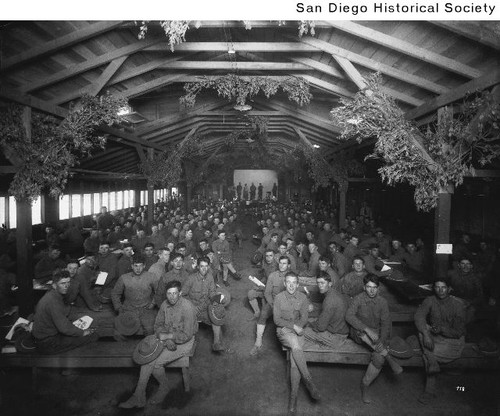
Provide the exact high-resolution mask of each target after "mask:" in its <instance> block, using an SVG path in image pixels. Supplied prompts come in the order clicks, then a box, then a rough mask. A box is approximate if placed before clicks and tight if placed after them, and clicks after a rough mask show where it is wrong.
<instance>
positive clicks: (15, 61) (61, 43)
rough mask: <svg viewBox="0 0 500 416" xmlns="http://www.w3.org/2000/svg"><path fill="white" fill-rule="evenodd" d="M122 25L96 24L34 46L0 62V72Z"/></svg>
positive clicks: (110, 23)
mask: <svg viewBox="0 0 500 416" xmlns="http://www.w3.org/2000/svg"><path fill="white" fill-rule="evenodd" d="M121 25H122V21H111V22H98V23H93V24H91V25H90V26H88V27H86V28H84V29H80V30H75V31H74V32H71V33H68V34H67V35H64V36H61V37H57V38H55V39H54V40H51V41H48V42H45V43H44V44H43V45H39V46H35V47H34V48H31V49H28V50H27V51H25V52H22V53H20V54H18V55H15V56H13V57H11V58H7V59H4V60H2V61H0V72H4V71H6V70H7V69H10V68H12V67H15V66H18V65H21V64H25V63H27V62H29V61H33V60H35V59H40V58H41V57H42V56H45V55H49V54H54V53H56V52H58V51H60V50H61V49H64V48H67V47H69V46H71V45H74V44H76V43H78V42H82V41H84V40H87V39H90V38H92V37H95V36H97V35H100V34H101V33H104V32H108V31H110V30H113V29H115V28H116V27H119V26H121Z"/></svg>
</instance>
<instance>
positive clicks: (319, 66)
mask: <svg viewBox="0 0 500 416" xmlns="http://www.w3.org/2000/svg"><path fill="white" fill-rule="evenodd" d="M290 60H292V61H294V62H299V63H301V64H304V65H307V66H310V67H311V68H313V69H316V70H317V71H320V72H322V73H324V74H327V75H330V76H332V77H336V78H340V79H345V75H344V74H343V73H342V72H340V71H339V70H338V69H337V68H335V67H333V66H331V65H327V64H323V63H321V62H318V61H316V60H315V59H311V58H301V57H290Z"/></svg>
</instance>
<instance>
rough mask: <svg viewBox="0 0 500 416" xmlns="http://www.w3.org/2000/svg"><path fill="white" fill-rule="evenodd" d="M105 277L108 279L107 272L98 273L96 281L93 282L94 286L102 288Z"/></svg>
mask: <svg viewBox="0 0 500 416" xmlns="http://www.w3.org/2000/svg"><path fill="white" fill-rule="evenodd" d="M107 277H108V273H107V272H99V274H98V275H97V279H96V281H95V284H96V285H101V286H102V285H103V284H104V283H106V278H107Z"/></svg>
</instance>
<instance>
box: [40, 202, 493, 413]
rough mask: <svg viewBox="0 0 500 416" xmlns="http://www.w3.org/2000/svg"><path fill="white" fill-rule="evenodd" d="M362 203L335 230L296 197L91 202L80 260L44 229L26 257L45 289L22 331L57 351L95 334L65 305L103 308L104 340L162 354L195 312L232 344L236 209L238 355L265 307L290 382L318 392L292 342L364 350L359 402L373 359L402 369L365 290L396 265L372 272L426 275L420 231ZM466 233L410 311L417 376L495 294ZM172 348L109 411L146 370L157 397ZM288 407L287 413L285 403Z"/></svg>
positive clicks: (451, 349)
mask: <svg viewBox="0 0 500 416" xmlns="http://www.w3.org/2000/svg"><path fill="white" fill-rule="evenodd" d="M363 208H365V210H364V215H365V216H364V217H363V216H360V217H359V218H358V219H350V218H348V219H347V220H346V224H345V227H344V228H341V229H340V230H338V232H337V229H336V227H335V226H334V224H335V218H334V217H333V214H332V212H333V211H330V210H329V209H320V210H319V211H317V212H316V213H312V212H311V211H308V208H307V207H305V206H303V205H299V204H296V203H287V204H282V203H275V202H268V203H265V204H261V205H260V206H258V207H254V206H252V207H250V208H243V207H240V206H238V205H232V204H231V203H227V202H225V203H222V202H220V203H218V204H215V203H214V204H208V205H207V206H206V207H205V208H203V209H200V210H193V211H192V212H191V213H188V214H185V213H182V211H181V210H180V209H179V208H176V209H175V208H174V209H173V208H172V207H166V206H165V205H164V204H161V203H159V204H157V205H156V206H155V210H154V218H153V223H152V224H148V223H147V221H146V219H145V218H146V214H145V210H144V208H141V209H139V210H138V211H136V210H125V211H124V212H123V213H120V214H118V215H112V214H110V213H108V212H107V210H106V208H104V207H103V209H102V211H101V214H100V215H99V216H97V218H96V221H95V227H94V229H93V230H92V231H91V233H90V235H89V236H88V237H87V238H86V239H85V240H83V241H82V239H81V234H80V241H81V245H82V247H81V248H80V249H79V250H82V251H83V252H84V257H83V259H75V258H68V252H69V251H66V250H65V251H66V258H63V256H62V255H61V253H62V248H63V247H66V245H67V244H69V245H70V247H71V250H72V251H71V252H72V253H77V252H78V250H77V248H76V241H77V240H78V238H77V236H76V233H73V232H68V233H64V237H63V236H62V235H61V234H62V233H61V234H57V233H54V231H53V229H51V227H48V230H47V243H48V244H49V247H48V250H47V252H46V253H44V254H43V256H41V258H40V259H39V260H38V262H37V264H36V265H35V275H34V278H35V280H37V281H39V282H50V285H51V287H52V289H53V290H51V291H49V292H48V293H47V294H46V295H45V296H44V297H43V298H42V300H41V301H40V303H39V305H42V306H40V307H38V308H37V310H36V315H35V324H34V330H33V337H34V339H35V343H36V345H37V348H39V349H40V351H42V352H44V353H57V352H61V351H65V350H67V349H68V348H74V347H75V346H78V345H82V344H83V343H87V342H92V341H94V340H96V339H97V338H98V336H99V331H98V329H97V330H94V329H91V330H79V329H78V331H77V330H75V329H74V326H73V325H72V323H71V322H72V318H73V317H72V316H71V306H79V307H82V308H86V309H88V310H90V311H92V312H95V313H99V311H101V310H103V308H104V307H105V306H106V305H108V307H112V308H113V310H114V311H115V313H116V315H117V317H116V318H115V323H114V328H115V330H114V334H113V336H114V338H115V339H116V340H117V341H123V340H125V339H127V337H129V336H132V335H136V334H141V335H145V336H146V338H145V339H147V340H150V341H147V342H150V344H148V345H147V346H146V347H152V346H153V344H154V343H155V342H161V343H162V345H163V347H165V348H167V350H168V351H170V352H174V351H177V349H179V348H180V347H179V346H180V345H182V344H185V343H186V342H188V341H191V340H192V336H194V334H195V333H196V330H197V325H196V327H194V326H193V324H192V323H190V324H189V325H188V323H186V322H187V321H186V322H184V320H183V319H184V318H183V316H182V314H183V313H187V314H189V313H195V314H196V322H201V323H204V324H207V325H209V326H211V328H212V331H213V336H214V341H213V345H212V349H213V350H214V351H215V352H226V353H230V352H232V350H231V348H229V347H228V346H227V345H226V344H225V343H224V342H223V340H222V333H221V326H222V325H223V324H224V322H225V319H224V315H225V309H224V307H225V306H227V303H228V299H229V298H230V294H229V292H228V289H227V288H223V287H222V286H226V287H228V286H230V282H229V276H230V275H231V276H232V277H233V278H234V279H237V280H238V279H240V278H241V275H240V274H239V273H238V272H237V271H236V270H235V268H234V266H233V264H232V263H233V261H232V252H233V250H234V249H235V248H237V247H239V246H241V240H242V231H241V226H242V223H241V221H240V216H245V218H249V217H251V218H252V222H253V223H254V224H256V225H255V228H254V229H253V230H251V231H252V232H253V235H254V241H255V240H258V248H257V250H256V253H255V255H254V256H253V257H252V260H253V261H254V263H258V265H259V266H260V275H259V279H260V280H261V282H262V284H261V285H255V287H254V288H253V289H252V290H250V291H249V294H248V298H249V303H250V305H251V307H252V310H253V316H252V317H251V318H250V319H252V320H253V319H255V320H257V328H256V341H255V344H254V346H253V348H252V350H251V352H250V354H251V355H258V354H259V353H261V352H262V337H263V333H264V330H265V327H266V324H267V321H268V320H269V318H270V317H271V316H272V317H273V320H274V323H275V325H276V327H277V336H278V339H279V340H280V341H281V342H282V344H283V345H284V346H286V347H288V348H290V349H291V355H292V359H293V360H294V362H295V364H296V367H297V368H298V371H299V374H300V375H299V377H302V379H303V380H304V382H305V385H306V387H307V388H308V390H309V392H310V393H311V396H312V397H313V398H314V399H319V398H320V397H319V392H318V390H317V388H316V387H315V385H314V382H313V381H312V377H311V375H310V373H309V372H308V370H307V365H306V363H305V359H304V356H303V352H302V351H303V348H304V345H307V343H308V342H309V343H316V344H319V345H323V346H327V347H332V348H333V347H335V346H340V345H342V344H343V343H344V342H345V341H346V338H347V337H348V336H349V337H350V338H351V339H353V340H354V341H355V342H357V343H360V344H363V345H366V346H368V347H369V348H370V349H371V350H372V360H371V362H370V365H369V366H368V368H367V370H366V373H365V375H364V377H363V379H362V382H361V393H362V399H363V401H364V402H366V403H368V402H369V401H370V399H369V395H368V386H369V385H370V384H371V383H372V382H373V380H374V379H375V378H376V377H377V375H378V374H379V372H380V370H381V368H382V365H383V364H384V363H386V362H387V363H388V364H389V365H390V367H391V368H392V370H393V372H394V373H395V374H400V373H401V371H402V369H401V368H400V367H399V365H398V364H397V363H396V362H395V361H394V360H393V359H392V356H391V354H390V352H389V351H390V349H389V341H390V340H389V334H390V327H391V320H390V315H389V312H388V306H387V302H386V301H385V299H384V298H383V297H382V296H380V295H379V293H378V288H379V279H381V278H391V277H392V278H394V276H393V274H394V273H395V272H399V270H394V269H389V270H387V271H382V267H381V266H383V264H384V262H383V261H382V259H385V260H387V261H389V262H392V263H397V264H400V265H401V267H402V273H403V274H404V275H405V276H410V278H415V279H418V277H419V276H422V275H425V274H426V273H428V270H429V266H430V265H429V253H428V252H427V251H426V248H425V246H424V244H423V242H422V239H415V241H410V240H408V241H401V239H400V238H399V237H391V236H389V235H387V234H386V233H384V231H383V229H381V228H380V227H378V226H377V224H376V222H375V221H374V220H373V219H371V218H370V217H368V216H366V214H367V213H368V212H369V211H368V210H367V209H366V208H367V207H366V206H364V207H363ZM73 234H74V235H73ZM467 237H468V236H466V235H464V236H462V240H461V244H458V245H456V246H455V250H456V251H455V252H454V255H453V261H454V262H453V267H452V268H451V269H450V272H449V275H448V276H447V277H446V278H444V277H443V278H440V279H438V280H436V281H434V282H433V291H434V295H433V296H431V297H430V299H434V300H433V301H432V302H431V301H429V302H427V301H426V302H424V304H422V306H421V309H419V312H418V313H417V317H416V326H417V329H418V334H419V339H420V344H421V346H422V348H423V349H424V352H425V357H426V370H427V373H428V374H429V375H434V374H435V373H436V372H438V371H439V365H438V364H437V363H439V362H447V360H448V361H449V360H452V359H455V358H457V357H458V356H460V353H461V351H462V349H463V345H464V342H465V341H464V340H465V331H466V330H465V324H466V323H467V322H470V321H471V320H472V319H474V313H475V311H476V310H477V308H479V307H481V305H482V304H484V302H485V293H488V296H489V302H490V304H491V305H493V304H494V303H495V301H496V298H497V296H498V292H496V286H495V283H494V279H493V278H492V276H493V272H494V270H496V262H497V258H496V256H495V255H494V253H493V255H492V252H491V250H489V247H488V246H487V245H484V244H486V243H485V242H482V244H481V246H480V249H481V251H480V252H478V253H476V254H474V252H473V251H472V249H471V248H470V244H469V243H470V239H467ZM68 241H69V242H70V243H68ZM483 243H484V244H483ZM476 264H477V267H474V266H475V265H476ZM102 272H105V273H106V278H105V282H104V284H101V285H96V284H95V282H96V279H97V277H98V275H99V273H102ZM299 276H302V277H308V278H310V279H313V280H316V282H317V286H318V291H319V293H320V296H319V297H318V298H317V300H319V303H321V307H320V308H319V310H314V309H313V307H312V306H311V304H310V303H311V302H310V299H309V298H308V297H307V296H305V295H304V294H303V293H302V292H301V291H298V290H297V289H298V283H299ZM179 293H182V295H183V297H182V299H183V300H186V302H189V303H188V305H190V306H189V307H188V306H185V305H184V306H183V308H182V312H179V313H180V314H181V316H178V315H175V316H171V315H169V313H171V312H172V311H171V309H176V307H175V305H177V302H178V298H179ZM430 293H431V292H430ZM169 295H170V297H169ZM182 303H183V304H184V303H185V302H184V301H183V302H182ZM178 306H179V305H178ZM422 308H423V309H422ZM190 310H191V312H189V311H190ZM193 311H194V312H193ZM159 312H161V314H159ZM172 313H173V312H172ZM49 317H52V318H49ZM53 317H56V318H53ZM309 318H311V319H309ZM417 318H418V319H417ZM161 319H163V321H161ZM179 319H181V321H182V322H183V324H182V325H184V324H186V325H187V326H189V331H188V332H189V334H191V335H190V336H182V334H180V333H179V331H173V330H172V325H166V324H165V322H166V321H169V320H174V321H175V322H177V320H179ZM188 321H189V320H188ZM189 322H191V321H189ZM179 325H180V324H179ZM178 328H179V327H177V329H178ZM181 332H182V331H181ZM189 334H188V335H189ZM148 337H152V338H148ZM436 348H437V349H436ZM180 351H184V349H182V348H180ZM172 357H177V358H178V355H176V354H173V353H172V354H169V353H165V354H164V356H163V355H162V356H161V358H160V359H158V361H157V362H155V363H154V364H149V363H150V362H144V365H143V364H142V362H143V361H144V360H143V361H141V365H143V367H141V375H140V379H139V382H138V387H137V389H136V392H135V393H134V395H133V396H132V397H131V398H130V399H129V400H128V401H126V402H124V403H122V407H126V408H129V407H143V406H144V405H145V403H146V399H145V392H144V386H145V383H146V382H147V379H149V377H150V375H151V374H152V375H153V376H155V377H156V378H157V380H158V382H159V384H160V390H159V396H158V397H156V398H154V399H152V400H153V402H154V401H158V400H159V398H160V399H161V397H163V393H162V392H164V389H163V387H164V383H165V380H164V373H163V372H162V371H161V370H159V368H160V367H161V366H162V365H163V364H165V363H166V362H168V361H169V360H172V359H175V358H172ZM156 358H158V357H155V359H156ZM146 364H148V365H146ZM431 380H432V378H431ZM162 386H163V387H162ZM433 392H434V386H433V384H432V382H429V386H428V388H426V391H425V393H426V394H425V395H423V396H422V400H423V401H426V400H428V399H429V398H430V397H432V395H433ZM289 410H291V411H293V410H294V405H293V403H291V404H290V409H289Z"/></svg>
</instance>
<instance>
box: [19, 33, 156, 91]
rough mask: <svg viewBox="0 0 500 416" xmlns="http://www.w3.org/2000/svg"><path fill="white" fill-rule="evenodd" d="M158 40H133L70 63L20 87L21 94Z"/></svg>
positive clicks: (144, 47)
mask: <svg viewBox="0 0 500 416" xmlns="http://www.w3.org/2000/svg"><path fill="white" fill-rule="evenodd" d="M158 42H160V40H159V39H154V38H153V39H152V38H149V39H146V40H140V41H137V42H134V43H132V44H130V45H127V46H124V47H122V48H118V49H115V50H114V51H112V52H108V53H105V54H104V55H100V56H96V57H95V58H94V59H91V60H88V61H85V62H82V63H80V64H76V65H72V66H70V67H68V68H66V69H63V70H62V71H59V72H56V73H55V74H53V75H51V76H48V77H45V78H43V79H42V80H40V81H36V82H32V83H29V84H28V85H26V86H25V87H23V88H22V89H21V92H22V93H23V94H25V93H28V92H31V91H35V90H39V89H41V88H44V87H48V86H49V85H53V84H56V83H58V82H61V81H64V80H65V79H68V78H71V77H74V76H76V75H78V74H81V73H82V72H85V71H88V70H91V69H94V68H97V67H99V66H101V65H105V64H107V63H109V62H110V61H113V60H114V59H117V58H121V57H122V56H125V55H131V54H134V53H136V52H139V51H141V50H143V49H146V48H147V47H148V46H151V45H154V44H156V43H158Z"/></svg>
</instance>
